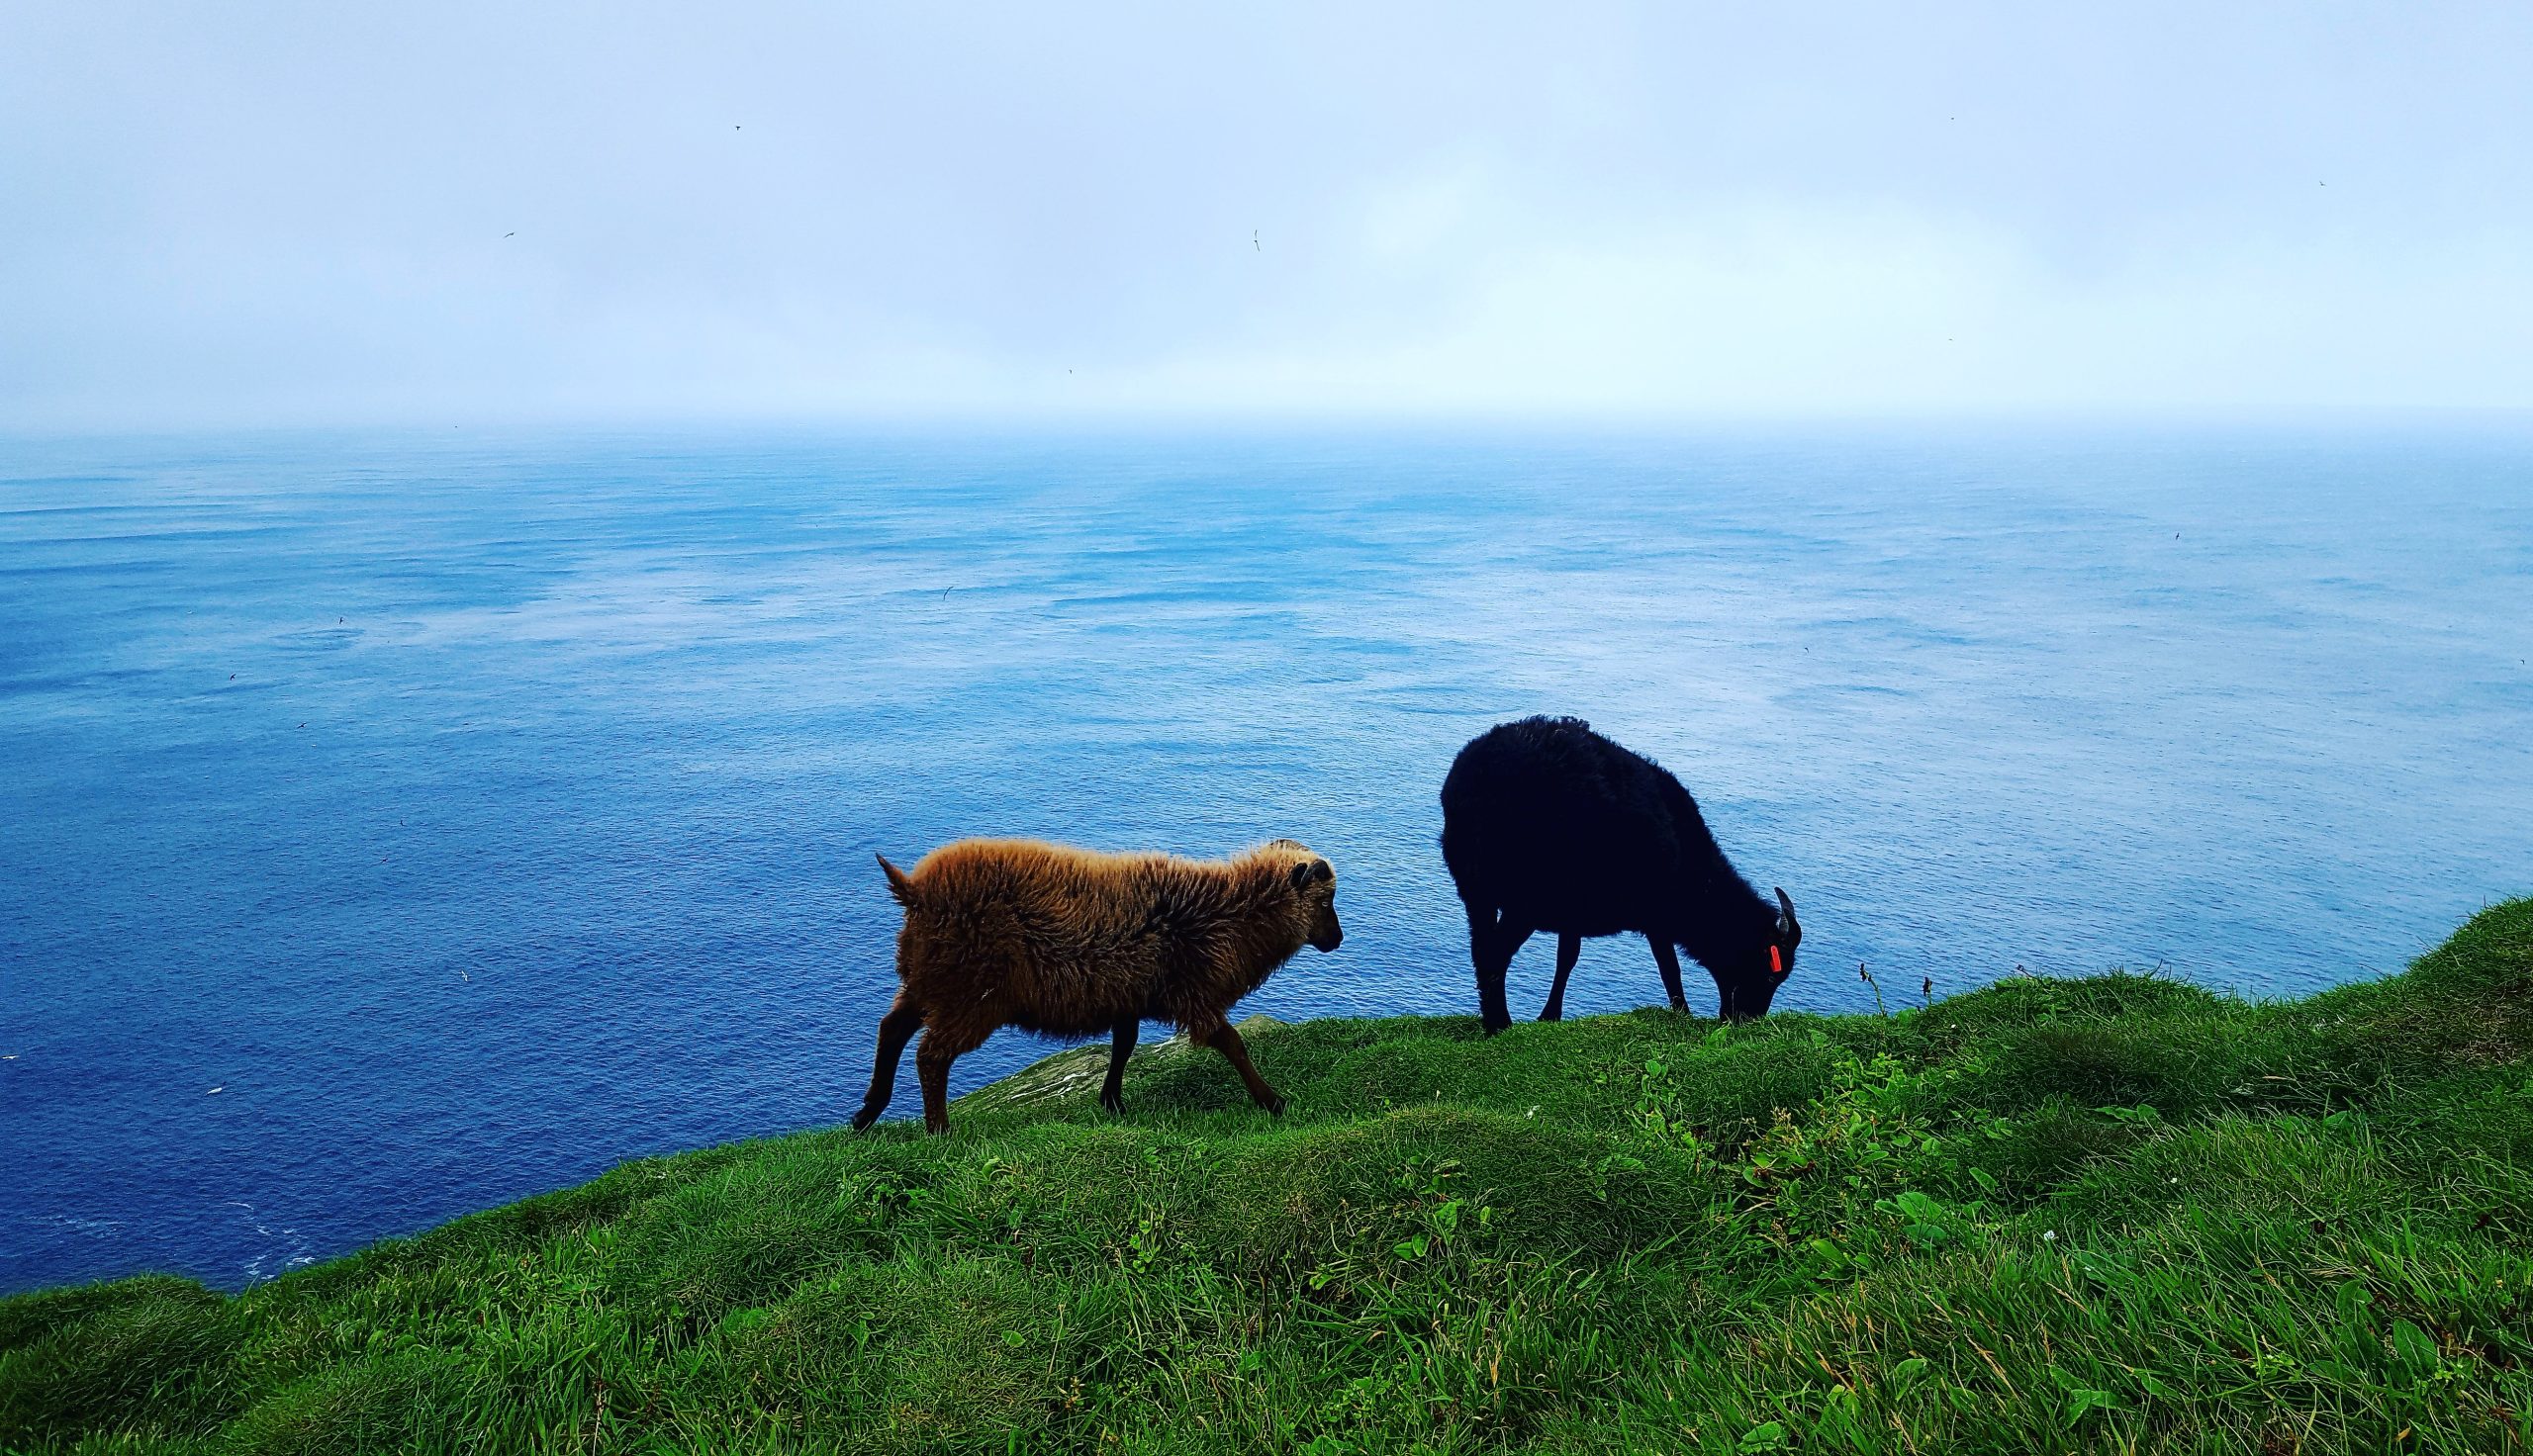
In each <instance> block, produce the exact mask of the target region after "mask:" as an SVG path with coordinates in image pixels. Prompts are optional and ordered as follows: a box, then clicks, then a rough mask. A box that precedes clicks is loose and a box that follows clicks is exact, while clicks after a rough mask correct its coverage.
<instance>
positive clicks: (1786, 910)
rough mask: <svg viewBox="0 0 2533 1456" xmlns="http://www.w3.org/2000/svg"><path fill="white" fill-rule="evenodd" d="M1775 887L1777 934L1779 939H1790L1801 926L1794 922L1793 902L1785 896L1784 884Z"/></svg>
mask: <svg viewBox="0 0 2533 1456" xmlns="http://www.w3.org/2000/svg"><path fill="white" fill-rule="evenodd" d="M1776 888H1777V936H1778V938H1779V939H1781V940H1792V939H1794V937H1795V936H1796V935H1798V934H1800V933H1801V932H1802V930H1803V927H1802V926H1801V925H1799V924H1797V923H1796V922H1795V918H1794V902H1793V901H1792V900H1789V899H1787V898H1786V897H1785V886H1784V885H1778V886H1777V887H1776Z"/></svg>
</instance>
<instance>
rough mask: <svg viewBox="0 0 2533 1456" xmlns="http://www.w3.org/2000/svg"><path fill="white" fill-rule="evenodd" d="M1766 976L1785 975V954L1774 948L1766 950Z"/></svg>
mask: <svg viewBox="0 0 2533 1456" xmlns="http://www.w3.org/2000/svg"><path fill="white" fill-rule="evenodd" d="M1768 974H1770V975H1783V974H1785V953H1784V952H1782V951H1779V950H1778V949H1777V948H1776V947H1774V946H1770V947H1769V948H1768Z"/></svg>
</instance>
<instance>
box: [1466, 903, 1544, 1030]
mask: <svg viewBox="0 0 2533 1456" xmlns="http://www.w3.org/2000/svg"><path fill="white" fill-rule="evenodd" d="M1463 907H1464V908H1465V909H1466V910H1467V911H1468V958H1469V962H1470V964H1471V965H1473V966H1475V967H1476V970H1477V1017H1478V1020H1479V1021H1480V1022H1482V1023H1484V1024H1485V1027H1486V1034H1487V1035H1488V1036H1490V1037H1491V1036H1494V1035H1495V1034H1496V1033H1497V1032H1500V1031H1502V1030H1504V1029H1505V1028H1506V1027H1509V1026H1511V1025H1512V1024H1513V1012H1512V1008H1510V1007H1508V1006H1506V1005H1505V1004H1504V973H1505V972H1506V971H1507V970H1508V969H1510V968H1511V966H1512V964H1513V953H1514V952H1516V951H1519V950H1520V949H1522V943H1523V942H1524V941H1527V940H1529V939H1530V938H1531V932H1530V929H1529V927H1527V926H1516V925H1511V924H1503V925H1499V924H1497V921H1496V914H1495V912H1494V911H1493V910H1481V909H1479V908H1478V907H1477V906H1475V905H1467V904H1465V902H1463Z"/></svg>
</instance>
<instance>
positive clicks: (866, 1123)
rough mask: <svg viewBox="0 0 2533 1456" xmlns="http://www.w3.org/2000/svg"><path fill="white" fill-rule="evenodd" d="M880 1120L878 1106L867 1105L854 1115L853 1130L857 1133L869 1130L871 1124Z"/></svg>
mask: <svg viewBox="0 0 2533 1456" xmlns="http://www.w3.org/2000/svg"><path fill="white" fill-rule="evenodd" d="M878 1121H880V1109H878V1108H876V1107H866V1108H864V1109H862V1111H860V1112H857V1113H855V1114H854V1115H853V1131H855V1132H856V1133H864V1132H868V1131H870V1128H871V1125H872V1124H873V1123H876V1122H878Z"/></svg>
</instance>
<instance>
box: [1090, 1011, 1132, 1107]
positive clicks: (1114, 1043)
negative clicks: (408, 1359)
mask: <svg viewBox="0 0 2533 1456" xmlns="http://www.w3.org/2000/svg"><path fill="white" fill-rule="evenodd" d="M1142 1030H1143V1024H1142V1023H1141V1022H1134V1021H1121V1022H1119V1023H1117V1029H1116V1031H1115V1032H1113V1033H1111V1034H1110V1037H1109V1042H1108V1080H1107V1081H1105V1082H1102V1083H1100V1084H1099V1105H1100V1106H1101V1107H1104V1108H1106V1109H1108V1110H1109V1111H1110V1112H1124V1111H1125V1110H1126V1099H1125V1096H1124V1090H1125V1086H1126V1058H1127V1057H1129V1056H1132V1055H1134V1053H1135V1034H1136V1033H1138V1032H1140V1031H1142Z"/></svg>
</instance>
